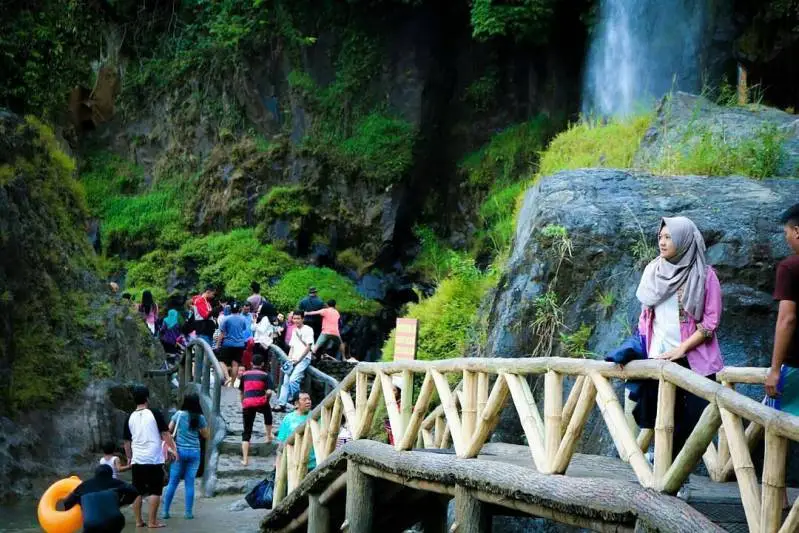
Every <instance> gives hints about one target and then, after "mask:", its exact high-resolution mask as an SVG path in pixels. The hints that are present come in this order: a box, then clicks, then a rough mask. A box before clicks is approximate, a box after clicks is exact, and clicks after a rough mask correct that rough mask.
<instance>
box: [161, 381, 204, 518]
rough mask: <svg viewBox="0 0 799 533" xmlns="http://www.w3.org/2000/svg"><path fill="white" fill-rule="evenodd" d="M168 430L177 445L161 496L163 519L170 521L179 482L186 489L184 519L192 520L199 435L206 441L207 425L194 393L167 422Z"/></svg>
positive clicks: (198, 454)
mask: <svg viewBox="0 0 799 533" xmlns="http://www.w3.org/2000/svg"><path fill="white" fill-rule="evenodd" d="M169 430H170V431H171V432H172V435H173V436H174V437H175V444H176V446H177V459H176V460H175V462H174V463H172V466H171V467H170V470H169V484H168V485H167V487H166V494H165V495H164V513H163V518H169V507H170V505H172V498H174V496H175V491H176V490H177V488H178V483H180V480H181V479H182V480H183V481H184V483H185V489H186V510H185V516H186V518H187V519H191V518H194V515H193V514H192V510H193V508H194V480H195V478H196V477H197V469H198V468H200V460H201V456H200V436H202V438H204V439H207V438H208V422H206V420H205V417H204V416H203V414H202V409H201V408H200V397H199V396H198V395H196V394H187V395H186V396H185V397H184V398H183V405H182V406H181V407H180V411H178V412H177V413H175V415H174V416H173V417H172V420H171V421H170V422H169Z"/></svg>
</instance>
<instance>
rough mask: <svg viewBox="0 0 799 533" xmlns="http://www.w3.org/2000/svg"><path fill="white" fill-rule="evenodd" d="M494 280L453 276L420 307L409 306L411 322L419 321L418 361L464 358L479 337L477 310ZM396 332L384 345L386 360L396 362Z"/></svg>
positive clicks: (420, 304) (419, 305) (408, 314)
mask: <svg viewBox="0 0 799 533" xmlns="http://www.w3.org/2000/svg"><path fill="white" fill-rule="evenodd" d="M493 281H494V280H493V278H487V277H483V276H480V277H478V278H477V279H475V278H474V277H469V276H451V277H449V278H447V279H445V280H443V281H442V282H441V283H440V284H439V286H438V290H436V292H435V294H433V295H432V296H431V297H429V298H426V299H424V300H422V301H421V302H419V303H418V304H409V305H408V311H407V313H405V315H404V316H405V317H407V318H416V319H418V320H419V342H418V345H417V354H416V358H417V359H420V360H423V361H433V360H439V359H448V358H453V357H461V356H462V355H463V352H464V349H465V348H466V346H467V344H468V342H469V341H470V340H471V339H472V338H473V337H476V335H477V320H476V318H477V309H478V307H479V306H480V301H481V300H482V298H483V295H484V294H485V290H486V288H487V287H488V286H489V285H490V283H492V282H493ZM395 340H396V331H392V332H391V335H390V336H389V338H388V340H387V341H386V342H385V344H384V345H383V360H384V361H391V360H393V359H394V342H395Z"/></svg>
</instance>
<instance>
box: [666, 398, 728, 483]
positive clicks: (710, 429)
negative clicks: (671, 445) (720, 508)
mask: <svg viewBox="0 0 799 533" xmlns="http://www.w3.org/2000/svg"><path fill="white" fill-rule="evenodd" d="M720 423H721V419H720V418H719V409H718V407H717V406H716V404H714V403H711V404H708V406H707V407H705V410H704V411H702V416H700V417H699V421H698V422H697V423H696V427H695V428H694V430H693V431H692V432H691V434H690V435H689V436H688V440H686V441H685V445H683V447H682V450H680V453H679V454H677V457H676V458H675V459H674V462H673V463H672V465H671V466H670V467H669V469H668V471H667V472H666V474H665V475H664V476H663V482H662V487H659V488H658V490H661V491H662V492H665V493H668V494H674V493H675V492H677V491H678V490H679V488H680V485H682V483H683V481H685V479H686V478H687V477H688V475H689V474H690V473H691V472H693V470H694V468H696V465H697V464H698V463H699V459H700V458H701V457H702V454H703V453H704V452H705V450H707V446H708V444H710V442H711V441H712V440H713V437H714V436H715V435H716V431H718V429H719V425H720Z"/></svg>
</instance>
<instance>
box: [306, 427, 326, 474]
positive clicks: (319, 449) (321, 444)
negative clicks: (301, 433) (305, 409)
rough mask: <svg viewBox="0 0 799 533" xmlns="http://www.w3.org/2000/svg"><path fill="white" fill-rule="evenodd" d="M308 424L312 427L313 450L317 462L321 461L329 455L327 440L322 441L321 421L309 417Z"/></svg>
mask: <svg viewBox="0 0 799 533" xmlns="http://www.w3.org/2000/svg"><path fill="white" fill-rule="evenodd" d="M308 424H309V426H310V428H311V441H312V442H313V452H314V455H316V462H317V463H321V462H322V461H324V460H325V458H326V457H327V440H325V441H322V437H321V430H320V429H319V422H317V421H316V420H313V419H312V418H310V417H309V418H308Z"/></svg>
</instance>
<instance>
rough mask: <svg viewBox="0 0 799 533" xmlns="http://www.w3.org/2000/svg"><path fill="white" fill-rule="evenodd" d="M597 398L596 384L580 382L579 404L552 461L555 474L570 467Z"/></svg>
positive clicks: (563, 471) (561, 472) (588, 381)
mask: <svg viewBox="0 0 799 533" xmlns="http://www.w3.org/2000/svg"><path fill="white" fill-rule="evenodd" d="M595 398H596V388H595V387H594V384H593V383H592V382H591V381H590V380H584V381H583V382H582V383H581V384H580V398H579V399H578V400H577V402H576V404H577V405H576V406H575V409H574V412H573V414H572V416H571V417H570V420H569V425H568V426H567V427H566V431H565V432H564V434H563V439H562V440H561V441H560V447H559V448H558V453H557V455H556V456H555V461H554V462H553V463H552V473H553V474H563V473H565V472H566V469H567V468H568V467H569V462H570V461H571V458H572V455H574V450H575V448H576V447H577V441H578V440H579V439H580V434H581V433H582V432H583V428H584V427H585V423H586V421H587V420H588V417H589V416H590V415H591V411H592V408H593V407H594V400H595Z"/></svg>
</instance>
